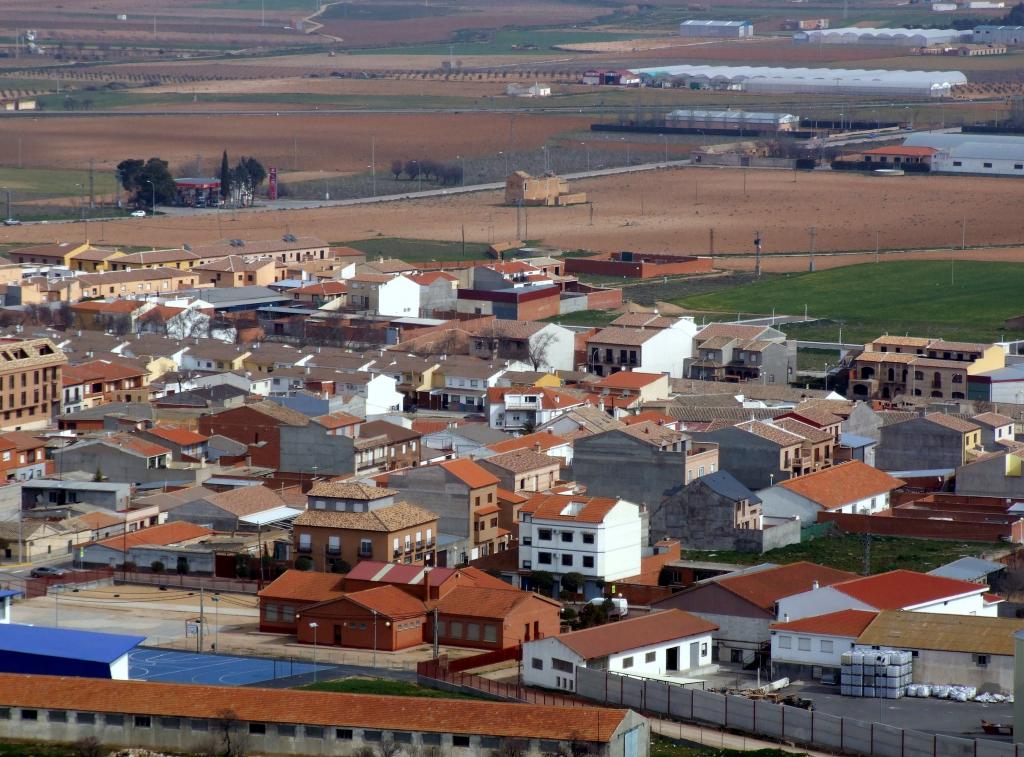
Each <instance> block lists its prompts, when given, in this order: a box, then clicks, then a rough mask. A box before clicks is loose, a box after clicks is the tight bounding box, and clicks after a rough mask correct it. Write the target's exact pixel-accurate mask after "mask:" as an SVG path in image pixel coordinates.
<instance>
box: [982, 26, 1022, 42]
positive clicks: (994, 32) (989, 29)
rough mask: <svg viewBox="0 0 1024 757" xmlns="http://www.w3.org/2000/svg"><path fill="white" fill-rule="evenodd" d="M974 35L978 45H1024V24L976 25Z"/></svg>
mask: <svg viewBox="0 0 1024 757" xmlns="http://www.w3.org/2000/svg"><path fill="white" fill-rule="evenodd" d="M972 36H973V39H972V40H971V41H972V42H974V43H975V44H976V45H981V44H995V45H1024V26H976V27H974V33H973V35H972Z"/></svg>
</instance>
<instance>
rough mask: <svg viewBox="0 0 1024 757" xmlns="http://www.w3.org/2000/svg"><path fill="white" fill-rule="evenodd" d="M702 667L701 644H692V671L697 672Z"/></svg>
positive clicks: (693, 642)
mask: <svg viewBox="0 0 1024 757" xmlns="http://www.w3.org/2000/svg"><path fill="white" fill-rule="evenodd" d="M699 667H700V642H699V641H691V642H690V668H689V669H690V670H696V669H697V668H699Z"/></svg>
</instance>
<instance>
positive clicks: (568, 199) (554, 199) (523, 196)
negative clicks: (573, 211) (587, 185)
mask: <svg viewBox="0 0 1024 757" xmlns="http://www.w3.org/2000/svg"><path fill="white" fill-rule="evenodd" d="M586 201H587V195H586V193H585V192H577V193H575V194H570V192H569V182H567V181H566V180H565V179H563V178H560V177H558V176H555V175H554V174H547V175H545V176H531V175H530V174H528V173H526V171H515V172H513V173H512V174H511V175H510V176H509V177H508V178H507V179H505V204H506V205H578V204H580V203H584V202H586Z"/></svg>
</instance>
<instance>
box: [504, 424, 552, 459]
mask: <svg viewBox="0 0 1024 757" xmlns="http://www.w3.org/2000/svg"><path fill="white" fill-rule="evenodd" d="M568 443H569V440H568V439H566V438H564V437H561V436H559V435H558V434H552V433H549V432H547V431H536V432H534V433H532V434H523V435H522V436H517V437H514V438H512V439H507V440H505V441H503V442H495V443H494V444H489V445H487V448H488V449H493V450H494V451H495V452H515V451H516V450H518V449H533V450H538V448H539V450H538V451H540V452H545V451H547V450H549V449H552V448H554V447H560V446H562V445H563V444H568ZM485 459H486V458H485Z"/></svg>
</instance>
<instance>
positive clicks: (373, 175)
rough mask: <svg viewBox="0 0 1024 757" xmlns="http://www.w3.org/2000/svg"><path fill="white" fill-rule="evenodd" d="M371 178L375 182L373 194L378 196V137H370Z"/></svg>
mask: <svg viewBox="0 0 1024 757" xmlns="http://www.w3.org/2000/svg"><path fill="white" fill-rule="evenodd" d="M370 180H371V181H372V182H373V196H374V197H376V196H377V138H376V137H370Z"/></svg>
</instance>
